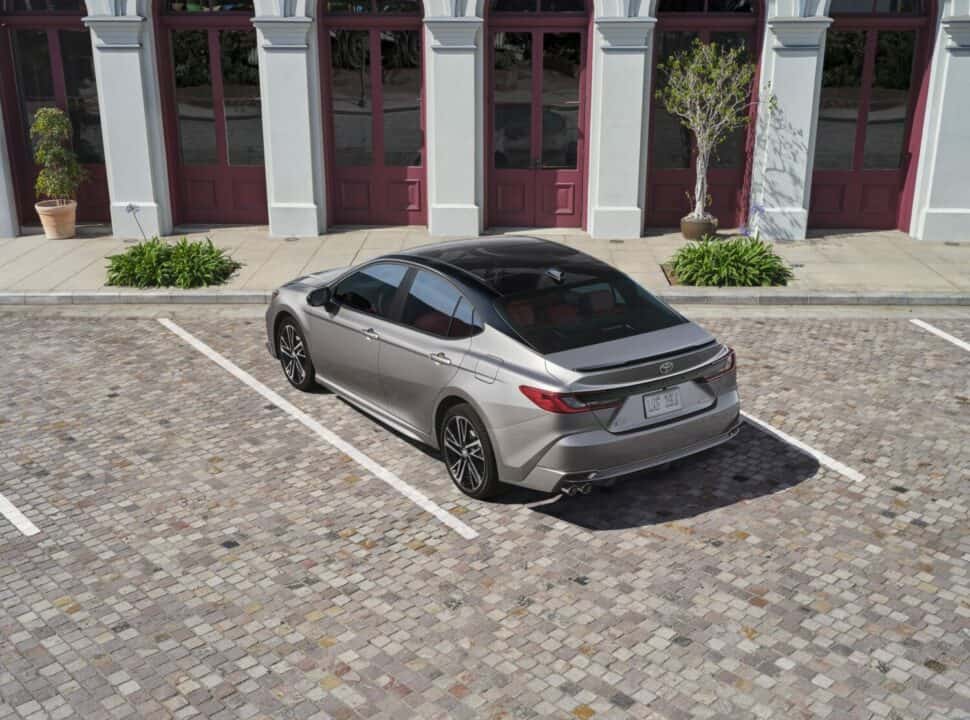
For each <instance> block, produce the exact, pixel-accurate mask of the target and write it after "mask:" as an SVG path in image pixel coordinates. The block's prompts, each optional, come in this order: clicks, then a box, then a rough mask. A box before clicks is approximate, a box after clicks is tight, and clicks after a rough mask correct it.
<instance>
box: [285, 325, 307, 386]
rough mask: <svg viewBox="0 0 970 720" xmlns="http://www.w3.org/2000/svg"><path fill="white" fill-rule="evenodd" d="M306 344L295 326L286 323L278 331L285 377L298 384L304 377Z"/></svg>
mask: <svg viewBox="0 0 970 720" xmlns="http://www.w3.org/2000/svg"><path fill="white" fill-rule="evenodd" d="M306 361H307V354H306V345H304V344H303V338H302V337H300V335H299V333H298V332H297V331H296V328H295V327H293V326H292V325H290V324H289V323H287V324H286V325H284V326H283V329H282V330H281V331H280V362H281V364H282V365H283V372H285V373H286V377H287V379H288V380H289V381H290V382H291V383H293V384H295V385H299V384H300V383H302V382H303V381H304V380H305V379H306Z"/></svg>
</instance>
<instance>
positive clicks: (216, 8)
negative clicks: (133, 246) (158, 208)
mask: <svg viewBox="0 0 970 720" xmlns="http://www.w3.org/2000/svg"><path fill="white" fill-rule="evenodd" d="M245 8H246V5H245V3H240V4H236V5H213V6H209V5H205V6H203V5H196V4H193V3H183V2H170V3H169V4H168V5H167V7H166V9H165V10H164V12H163V14H162V15H161V16H160V18H159V21H160V23H161V25H162V28H163V30H162V31H161V32H160V33H159V56H160V60H161V67H162V71H161V72H162V97H163V103H164V108H165V111H166V133H167V140H168V142H167V147H168V154H169V169H170V171H171V173H172V175H173V179H172V183H171V185H172V191H173V196H174V198H173V199H174V203H173V205H174V214H175V221H176V222H177V223H227V224H264V223H266V222H267V218H268V212H267V208H266V169H265V166H264V163H263V121H262V109H261V105H260V88H259V65H258V61H257V51H256V31H255V30H254V29H253V28H252V25H251V24H250V22H249V20H250V17H251V16H252V14H251V10H247V9H245Z"/></svg>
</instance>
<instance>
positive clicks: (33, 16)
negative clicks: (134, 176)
mask: <svg viewBox="0 0 970 720" xmlns="http://www.w3.org/2000/svg"><path fill="white" fill-rule="evenodd" d="M5 7H7V8H9V9H10V10H11V11H12V12H13V13H14V14H12V15H10V16H2V17H0V28H2V29H0V96H2V101H3V105H4V118H5V119H6V120H7V127H6V131H7V147H8V148H9V152H10V159H11V165H12V172H13V175H14V183H15V192H16V195H17V205H18V212H19V215H20V220H21V222H22V223H23V224H30V223H34V222H36V218H37V216H36V213H35V211H34V202H35V201H36V200H37V197H36V195H35V193H34V180H35V179H36V177H37V168H36V167H35V166H34V162H33V158H32V155H31V144H30V136H29V131H30V124H31V122H32V120H33V114H34V113H35V112H36V111H37V110H38V109H40V108H42V107H59V108H61V109H62V110H65V111H66V112H67V115H68V117H69V118H70V120H71V124H72V126H73V130H74V138H73V146H74V151H75V152H76V153H77V155H78V158H79V159H80V161H81V164H82V166H83V168H84V170H85V173H86V178H85V181H84V182H83V183H82V184H81V187H80V188H79V190H78V197H77V201H78V219H80V220H86V221H94V222H105V221H107V220H109V217H110V216H109V210H108V208H109V204H110V203H109V200H108V181H107V175H106V173H105V167H104V148H103V145H102V141H101V120H100V114H99V108H98V90H97V84H96V82H95V77H94V61H93V56H92V51H91V36H90V33H89V32H88V30H86V29H85V28H84V26H83V25H82V24H81V6H80V3H75V4H72V3H70V2H67V3H57V4H56V5H53V6H51V7H54V8H55V10H56V12H53V13H47V12H34V11H28V10H26V8H27V7H30V5H27V4H24V3H20V2H12V1H11V2H8V3H5ZM35 7H36V6H35ZM72 11H73V12H72ZM11 70H12V72H11Z"/></svg>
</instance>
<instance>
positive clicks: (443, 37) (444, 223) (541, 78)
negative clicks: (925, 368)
mask: <svg viewBox="0 0 970 720" xmlns="http://www.w3.org/2000/svg"><path fill="white" fill-rule="evenodd" d="M694 39H701V40H703V41H714V42H717V43H720V44H723V45H729V46H743V48H744V49H745V52H746V53H747V54H748V56H749V57H750V58H751V60H752V61H753V62H754V63H755V64H756V67H757V74H756V81H755V85H754V88H753V97H752V104H751V111H750V122H749V123H748V126H747V127H746V128H744V129H742V130H739V131H738V132H736V133H735V134H734V135H732V136H731V137H730V138H728V139H727V140H726V141H725V143H724V144H723V145H722V146H721V147H720V148H719V149H718V151H717V153H716V156H715V157H714V158H713V161H712V167H711V169H710V173H709V177H710V194H711V197H712V210H713V212H714V213H715V214H716V215H717V216H718V218H719V220H720V223H721V225H722V227H734V226H737V225H741V224H744V223H750V224H752V225H756V226H758V227H760V229H761V230H762V233H763V234H764V235H767V236H770V237H774V238H779V239H796V238H803V237H805V233H806V231H807V230H809V229H814V228H871V229H889V228H899V229H901V230H904V231H907V232H909V233H910V234H912V235H913V236H915V237H917V238H920V239H926V240H934V241H943V240H946V241H949V240H965V239H967V231H966V227H965V226H964V225H963V222H970V122H968V121H967V118H968V117H970V0H766V1H765V2H762V0H659V4H658V0H423V4H422V0H87V2H86V4H84V3H82V0H0V236H7V235H14V234H17V233H18V232H19V229H20V227H21V226H22V225H27V224H34V223H35V215H34V210H33V202H34V200H35V198H34V195H33V190H32V185H33V180H34V177H35V172H36V170H35V168H34V165H33V163H32V161H31V157H30V143H29V133H28V128H29V123H30V118H31V116H32V113H33V112H34V111H35V110H36V109H37V108H38V107H42V106H45V105H56V106H59V107H61V108H63V109H65V110H66V111H67V112H68V114H69V116H70V118H71V120H72V121H73V125H74V145H75V149H76V150H77V152H78V154H79V156H80V158H81V161H82V163H83V164H84V167H85V169H86V171H87V177H86V180H85V183H84V186H83V188H82V190H81V192H80V194H79V198H78V202H79V217H80V218H81V219H85V220H94V221H104V222H110V223H111V225H112V228H113V232H114V233H115V235H118V236H122V237H140V236H141V235H142V234H143V233H144V234H146V235H152V234H165V233H169V232H170V231H171V230H172V228H173V227H174V226H176V225H184V224H267V225H268V226H269V231H270V233H271V234H273V235H280V236H306V235H316V234H318V233H321V232H325V231H326V229H327V228H328V227H329V226H332V225H360V224H367V225H427V226H428V228H429V230H430V232H431V233H432V234H433V235H440V236H452V235H475V234H478V233H479V232H480V231H481V230H482V229H483V228H485V227H493V226H514V227H577V228H585V229H586V230H588V232H589V233H590V234H591V235H593V236H594V237H604V238H634V237H639V236H641V235H642V234H643V232H644V230H645V228H650V227H671V226H675V225H676V224H677V222H678V220H679V218H680V217H681V216H682V215H684V214H685V213H686V212H687V211H688V210H689V194H690V191H691V190H692V188H693V181H694V176H693V169H692V168H693V153H694V149H693V147H692V143H691V138H690V135H689V134H688V133H687V132H686V131H685V130H684V129H683V128H682V127H681V126H680V125H679V123H678V122H677V121H676V119H675V118H673V117H671V116H670V115H669V114H668V113H667V112H666V110H665V109H664V108H663V107H662V105H661V104H660V103H658V102H657V101H656V100H655V99H654V93H655V90H656V88H657V86H658V83H659V82H662V77H661V76H660V75H659V74H658V71H657V68H658V65H659V64H660V63H661V62H662V61H663V59H664V58H665V57H667V56H669V55H670V54H671V53H674V52H677V51H678V50H680V49H682V48H685V47H687V46H688V45H689V44H690V43H691V42H693V41H694Z"/></svg>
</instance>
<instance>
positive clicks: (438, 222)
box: [428, 205, 482, 237]
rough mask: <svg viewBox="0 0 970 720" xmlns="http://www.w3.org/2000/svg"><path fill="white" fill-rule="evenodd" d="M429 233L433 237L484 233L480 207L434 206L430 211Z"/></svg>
mask: <svg viewBox="0 0 970 720" xmlns="http://www.w3.org/2000/svg"><path fill="white" fill-rule="evenodd" d="M428 232H429V233H430V234H431V235H432V236H436V237H440V236H442V235H466V236H467V235H471V236H475V237H477V236H478V235H480V234H481V232H482V212H481V208H479V207H478V205H432V206H431V207H430V208H429V210H428Z"/></svg>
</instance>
